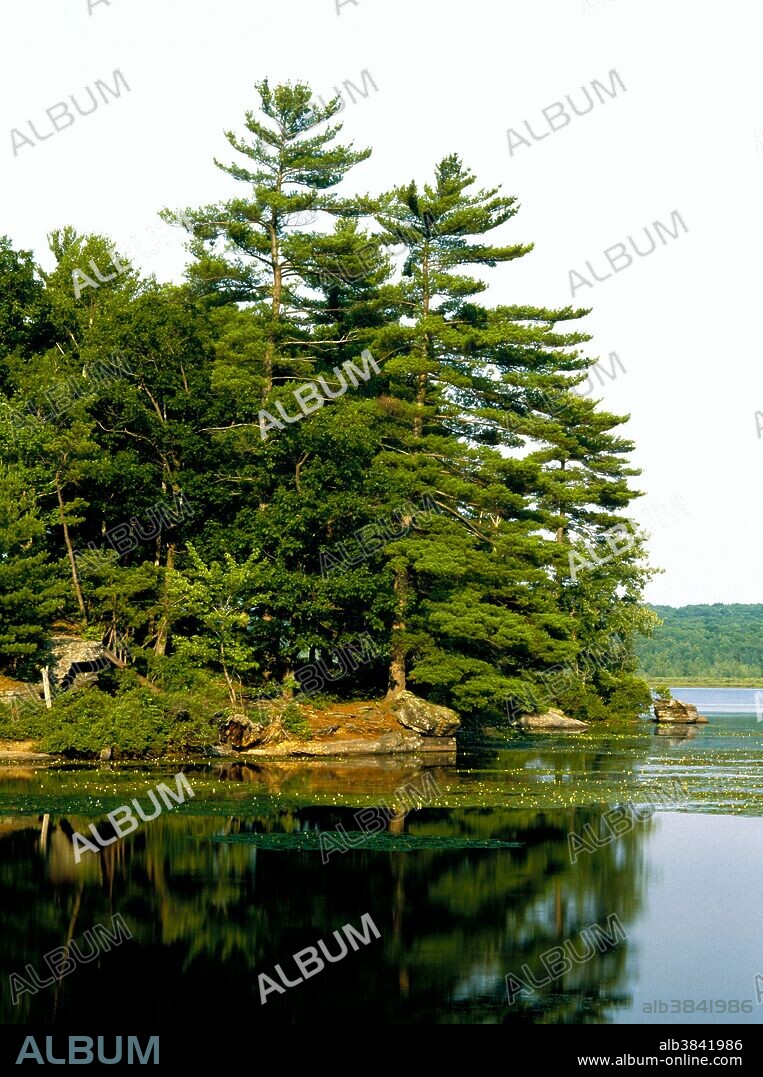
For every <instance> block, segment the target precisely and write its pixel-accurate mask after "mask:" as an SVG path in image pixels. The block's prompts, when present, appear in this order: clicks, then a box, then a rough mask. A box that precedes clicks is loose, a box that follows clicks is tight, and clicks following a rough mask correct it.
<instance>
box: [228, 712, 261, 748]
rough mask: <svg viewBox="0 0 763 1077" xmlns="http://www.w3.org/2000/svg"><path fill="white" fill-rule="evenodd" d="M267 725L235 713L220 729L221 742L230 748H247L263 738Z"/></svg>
mask: <svg viewBox="0 0 763 1077" xmlns="http://www.w3.org/2000/svg"><path fill="white" fill-rule="evenodd" d="M264 732H265V727H264V726H263V725H255V724H254V722H251V721H250V720H249V719H248V718H247V717H245V715H243V714H234V715H233V717H232V718H229V719H228V720H227V722H226V723H225V725H224V726H223V727H222V729H221V730H220V743H221V744H227V745H228V747H230V748H238V749H239V750H246V749H247V748H253V747H254V745H255V744H259V743H260V741H261V740H262V737H263V734H264Z"/></svg>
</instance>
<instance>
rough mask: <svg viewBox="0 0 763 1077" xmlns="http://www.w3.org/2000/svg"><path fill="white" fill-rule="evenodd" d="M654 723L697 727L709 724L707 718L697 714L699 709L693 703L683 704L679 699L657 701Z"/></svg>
mask: <svg viewBox="0 0 763 1077" xmlns="http://www.w3.org/2000/svg"><path fill="white" fill-rule="evenodd" d="M652 721H654V722H671V723H675V724H680V725H695V724H697V723H704V722H707V718H705V716H704V715H702V714H698V713H697V708H696V707H695V706H694V704H693V703H681V701H680V700H678V699H656V700H655V701H654V718H653V719H652Z"/></svg>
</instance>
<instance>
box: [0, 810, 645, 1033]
mask: <svg viewBox="0 0 763 1077" xmlns="http://www.w3.org/2000/svg"><path fill="white" fill-rule="evenodd" d="M600 815H601V812H600V811H599V810H598V809H569V810H566V811H548V812H536V811H526V812H522V811H515V810H503V811H500V810H499V811H496V810H490V811H481V810H424V811H421V812H418V813H416V814H415V816H413V815H412V816H409V817H408V818H407V819H406V820H405V821H404V822H403V823H402V824H399V826H402V827H403V828H405V830H406V831H407V832H409V833H413V834H418V835H427V834H437V835H438V836H440V837H449V838H451V839H452V840H453V847H452V848H448V849H445V850H440V849H438V850H432V851H429V850H426V851H421V850H419V851H416V852H412V853H397V852H392V853H388V852H384V853H377V852H369V851H367V850H363V849H358V850H353V851H350V852H347V853H345V854H342V855H337V856H333V857H331V859H330V861H329V863H328V864H326V865H324V864H322V862H321V857H320V854H319V853H303V852H294V851H285V852H280V851H279V852H275V851H270V850H268V851H264V850H261V849H260V850H258V849H257V848H256V847H255V846H253V845H248V844H246V843H236V844H220V843H217V842H214V841H212V840H210V839H211V838H212V837H213V836H214V835H219V834H221V833H228V834H232V833H237V834H240V833H245V832H247V831H251V830H254V831H257V832H282V833H289V832H295V831H299V830H301V829H305V828H315V827H318V828H320V829H323V830H329V829H332V828H334V827H335V826H336V825H337V823H340V822H343V823H344V824H345V825H346V826H347V827H348V829H350V828H351V825H352V824H351V818H350V817H351V812H349V811H347V810H345V809H332V808H320V807H314V808H310V809H305V810H299V811H294V812H288V811H287V812H284V811H275V810H274V811H272V812H270V813H265V814H262V815H259V816H248V817H241V816H231V817H229V818H227V819H224V818H208V817H190V816H186V817H183V816H181V815H179V814H176V815H169V814H167V815H163V816H161V817H160V818H158V819H156V820H155V821H153V822H152V823H151V824H150V825H149V824H147V825H146V826H145V827H143V828H142V829H141V830H140V831H139V832H136V833H134V834H132V835H129V836H128V837H126V838H124V839H123V840H121V841H119V842H117V843H116V844H114V845H111V846H108V847H107V848H105V849H104V850H103V851H102V852H101V853H100V854H99V855H98V856H95V855H88V856H86V857H83V859H82V860H81V862H80V863H79V864H75V862H74V856H73V850H72V845H71V839H70V834H71V831H72V829H77V827H78V826H79V825H80V820H78V819H77V818H71V819H68V818H67V817H52V816H51V817H47V818H42V817H41V818H39V819H27V820H24V819H16V820H15V822H14V821H10V820H6V821H5V822H4V823H3V825H2V827H1V828H0V834H2V837H1V838H0V882H2V883H3V884H4V885H3V886H2V891H1V892H0V924H1V925H2V939H3V940H4V941H3V946H2V955H1V957H0V966H1V967H0V979H1V980H2V983H3V984H4V985H6V984H8V977H9V975H10V974H11V973H13V972H17V973H21V974H24V968H25V966H26V965H27V964H29V963H31V964H32V965H33V966H34V968H35V969H37V970H38V972H39V975H40V976H42V977H43V978H45V976H46V975H47V974H48V973H47V970H46V968H45V964H44V954H45V953H46V952H48V951H51V950H53V949H55V948H56V947H59V946H62V945H64V944H65V943H66V942H67V941H70V940H71V939H72V938H75V937H78V936H80V935H81V934H82V933H83V932H84V931H85V930H86V929H88V928H91V927H92V926H93V925H94V924H97V923H109V922H110V920H111V917H112V916H113V915H114V914H115V913H121V914H122V916H123V917H124V919H125V921H126V923H127V924H128V926H129V929H130V931H131V932H132V934H133V936H134V938H133V940H132V941H129V942H125V943H123V944H122V945H120V946H119V947H118V948H116V949H113V950H112V951H111V952H109V953H102V954H100V955H99V956H98V958H97V960H95V961H93V962H91V963H90V964H88V965H86V966H82V967H78V968H76V969H75V970H74V971H73V973H71V974H70V975H68V976H66V977H64V978H63V979H62V980H61V981H60V982H59V983H58V984H57V985H55V986H52V987H48V988H45V989H41V990H39V991H38V993H37V994H35V995H30V994H29V993H26V994H23V995H22V996H21V998H20V1000H19V1002H18V1004H17V1005H16V1006H13V1005H12V1004H11V1000H10V994H9V992H8V991H7V990H4V991H3V995H2V1003H1V1004H0V1007H1V1009H0V1018H1V1019H2V1021H3V1022H6V1023H12V1022H16V1021H39V1022H51V1021H60V1022H67V1021H71V1020H74V1019H76V1018H78V1017H80V1018H81V1017H82V1015H83V1014H87V1016H88V1019H92V1020H94V1021H95V1020H100V1019H103V1020H108V1019H114V1018H115V1017H117V1016H118V1017H119V1019H120V1021H121V1020H123V1019H124V1021H128V1020H137V1021H142V1022H144V1023H145V1022H146V1021H149V1020H151V1019H157V1020H163V1021H167V1022H187V1021H189V1020H191V1021H193V1020H194V1019H197V1020H198V1021H199V1022H202V1021H203V1022H204V1025H203V1027H204V1028H206V1029H209V1028H211V1027H214V1026H215V1025H216V1024H218V1023H219V1022H225V1027H226V1028H231V1027H232V1025H231V1022H233V1023H234V1024H235V1023H236V1022H246V1023H247V1024H249V1023H251V1022H252V1021H254V1022H257V1021H269V1022H271V1023H272V1022H285V1023H300V1024H304V1023H309V1022H313V1021H318V1020H321V1021H323V1020H332V1022H335V1021H336V1019H337V1015H340V1014H341V1015H342V1016H343V1017H348V1016H349V1017H352V1016H355V1017H358V1018H361V1019H362V1020H364V1021H366V1022H370V1023H377V1022H381V1023H408V1022H410V1023H427V1022H441V1021H442V1022H455V1021H464V1020H467V1021H472V1022H473V1021H479V1022H502V1021H505V1022H513V1021H522V1020H525V1021H526V1020H541V1021H552V1022H555V1023H564V1022H588V1021H602V1020H607V1019H608V1016H609V1015H610V1014H611V1012H612V1011H613V1009H614V1008H616V1007H617V1006H618V1005H620V1004H622V1003H623V1002H627V1000H628V993H627V982H626V977H625V970H626V964H627V959H628V943H627V942H621V943H619V944H618V945H617V946H616V947H614V948H613V949H612V950H611V951H609V952H606V953H602V954H597V955H596V956H595V957H594V958H593V959H591V960H590V961H588V962H586V963H585V964H582V965H579V966H576V967H575V968H574V969H573V970H572V971H570V972H569V973H567V974H566V975H564V976H563V977H561V978H560V979H558V980H557V981H554V982H552V983H551V984H548V985H547V986H545V987H540V988H538V990H537V993H536V994H535V996H534V997H529V996H528V997H523V998H520V999H518V1000H517V1001H516V1002H515V1003H514V1005H513V1006H511V1007H510V1006H509V1005H508V1000H507V996H506V987H505V976H506V974H507V973H508V972H511V971H512V970H519V969H520V968H521V966H523V965H529V966H530V967H531V968H533V969H538V970H542V968H543V966H542V964H541V955H542V954H543V953H544V952H545V951H546V950H548V949H550V948H551V947H553V946H555V945H562V944H563V943H564V940H565V939H568V938H576V937H577V936H579V935H580V932H581V931H582V929H584V928H586V927H587V926H589V925H591V924H592V923H598V924H605V923H606V922H607V918H608V917H609V916H610V915H611V914H612V913H616V914H617V916H618V918H619V919H620V921H621V922H622V923H623V924H624V925H625V927H626V930H627V926H628V923H629V922H630V921H631V920H632V919H633V917H634V915H635V914H636V913H637V911H638V909H639V907H640V903H641V901H642V896H643V892H644V856H643V847H644V841H645V839H646V837H647V835H648V833H649V830H650V827H651V826H652V823H651V822H650V821H646V822H641V823H639V824H638V826H635V827H634V828H633V829H632V830H631V831H630V832H629V833H627V834H624V835H623V836H622V837H620V838H618V839H617V840H616V841H614V842H612V843H611V844H610V845H608V846H606V847H604V848H602V849H599V850H597V852H596V854H595V855H592V856H586V857H582V858H581V859H580V860H579V861H578V862H577V863H576V864H574V865H573V864H571V863H570V856H569V852H568V834H569V832H570V830H577V831H581V830H582V829H583V827H584V826H585V824H586V823H588V824H590V825H591V826H592V827H594V829H596V828H597V827H599V825H600V818H599V817H600ZM470 837H472V838H473V837H491V838H499V839H501V840H505V841H515V842H521V843H522V846H521V847H520V848H511V849H500V850H490V849H488V850H485V849H469V848H468V845H467V844H466V843H467V842H468V840H469V838H470ZM367 912H368V913H370V914H371V916H372V917H373V919H374V922H375V923H376V925H377V926H378V928H379V930H380V931H381V936H382V937H381V939H380V940H379V941H378V942H374V944H373V945H369V946H367V947H362V948H361V949H360V950H359V952H357V953H354V952H352V951H351V952H350V953H349V954H348V956H347V957H346V958H344V959H343V960H342V961H341V962H339V963H337V964H333V965H330V966H328V965H327V967H326V969H325V970H324V971H323V972H321V973H320V974H318V975H315V976H314V977H313V978H312V979H310V980H309V981H307V982H305V983H302V984H300V985H298V986H297V987H294V988H292V989H290V990H288V991H286V992H285V994H283V995H274V994H271V995H270V996H268V1002H267V1003H266V1004H265V1005H262V1004H261V1002H260V997H259V991H258V987H257V974H258V973H259V972H267V973H268V974H269V975H272V970H273V968H274V966H275V965H276V964H278V963H282V964H283V965H284V967H287V966H288V967H290V968H293V963H292V960H291V959H292V955H293V954H295V953H297V952H298V951H300V950H301V949H303V948H304V947H306V946H310V945H314V944H315V943H316V942H317V940H318V939H319V938H324V939H326V940H327V941H329V940H330V937H331V935H332V933H333V931H335V930H337V929H338V928H341V927H342V926H343V925H344V924H347V923H351V924H356V925H357V924H358V923H359V921H360V917H361V916H362V915H363V914H364V913H367Z"/></svg>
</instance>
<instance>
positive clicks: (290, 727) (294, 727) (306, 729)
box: [281, 703, 313, 740]
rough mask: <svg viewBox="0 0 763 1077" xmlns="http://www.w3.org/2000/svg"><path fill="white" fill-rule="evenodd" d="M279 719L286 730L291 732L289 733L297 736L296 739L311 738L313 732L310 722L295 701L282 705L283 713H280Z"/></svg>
mask: <svg viewBox="0 0 763 1077" xmlns="http://www.w3.org/2000/svg"><path fill="white" fill-rule="evenodd" d="M281 721H282V723H283V727H284V729H285V730H286V732H287V733H291V735H292V736H294V737H297V739H299V740H310V739H311V738H312V735H313V734H312V730H311V729H310V723H309V722H308V720H307V718H305V716H304V715H303V714H302V711H301V710H300V709H299V707H298V706H297V704H296V703H289V704H288V705H287V706H286V707H284V710H283V713H282V714H281Z"/></svg>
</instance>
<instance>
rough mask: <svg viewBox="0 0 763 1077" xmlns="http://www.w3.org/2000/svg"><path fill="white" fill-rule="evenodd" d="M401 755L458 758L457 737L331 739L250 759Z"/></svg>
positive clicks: (404, 732)
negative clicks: (438, 754) (435, 754)
mask: <svg viewBox="0 0 763 1077" xmlns="http://www.w3.org/2000/svg"><path fill="white" fill-rule="evenodd" d="M399 752H426V753H427V755H429V753H435V752H442V753H447V754H448V755H451V756H453V757H454V758H455V752H456V738H455V737H430V736H426V737H424V736H422V735H421V734H420V733H414V732H413V731H412V730H409V729H400V730H398V731H397V732H394V733H383V734H382V735H381V736H379V737H346V738H345V737H333V738H332V737H328V738H327V739H326V740H324V741H320V740H308V741H304V740H303V741H283V742H282V743H280V744H273V745H268V746H267V747H262V748H251V749H250V750H249V751H248V752H247V758H249V757H250V756H255V757H257V756H268V757H274V756H293V757H296V756H303V757H310V756H342V757H344V756H362V755H396V754H397V753H399Z"/></svg>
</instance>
